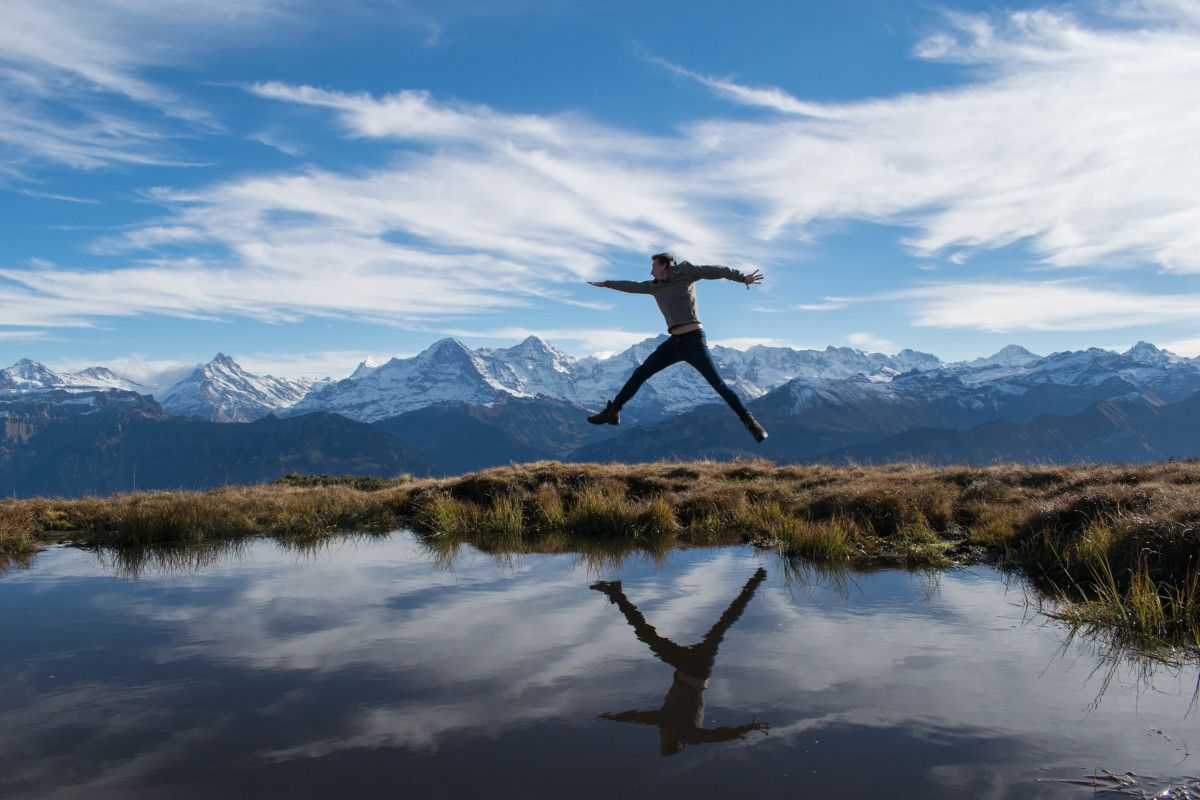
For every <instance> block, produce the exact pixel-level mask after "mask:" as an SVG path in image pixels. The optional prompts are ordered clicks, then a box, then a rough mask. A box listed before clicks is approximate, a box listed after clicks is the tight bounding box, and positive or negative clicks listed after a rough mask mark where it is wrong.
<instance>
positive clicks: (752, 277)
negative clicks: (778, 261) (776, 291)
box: [746, 270, 763, 291]
mask: <svg viewBox="0 0 1200 800" xmlns="http://www.w3.org/2000/svg"><path fill="white" fill-rule="evenodd" d="M762 279H763V276H762V273H760V272H759V271H758V270H754V272H751V273H750V274H749V275H747V276H746V291H749V290H750V286H751V285H752V284H755V283H762Z"/></svg>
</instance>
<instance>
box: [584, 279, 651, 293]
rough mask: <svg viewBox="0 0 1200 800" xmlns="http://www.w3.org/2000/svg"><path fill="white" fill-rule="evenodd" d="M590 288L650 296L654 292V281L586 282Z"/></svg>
mask: <svg viewBox="0 0 1200 800" xmlns="http://www.w3.org/2000/svg"><path fill="white" fill-rule="evenodd" d="M588 283H589V284H590V285H592V286H599V287H600V288H601V289H616V290H617V291H618V292H629V293H630V294H650V293H651V292H652V291H654V281H588Z"/></svg>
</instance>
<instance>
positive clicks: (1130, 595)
mask: <svg viewBox="0 0 1200 800" xmlns="http://www.w3.org/2000/svg"><path fill="white" fill-rule="evenodd" d="M400 526H409V527H412V528H413V529H414V530H416V531H417V532H418V533H420V534H422V535H423V536H424V537H425V538H426V540H427V542H429V543H431V544H432V545H433V546H435V547H441V548H445V549H446V551H447V552H449V551H452V550H453V549H455V548H457V547H458V546H459V545H461V544H471V545H474V546H475V547H477V548H479V549H481V550H484V551H486V552H491V553H522V552H567V551H574V552H580V553H585V554H592V555H594V556H596V557H600V558H602V557H605V554H615V553H618V552H620V551H621V550H626V551H627V550H629V549H638V550H642V551H645V552H647V553H650V554H651V555H654V556H655V557H659V556H661V555H662V554H664V553H665V552H667V551H668V550H670V549H671V548H672V547H676V546H709V545H720V544H727V543H734V542H750V543H754V544H755V545H756V546H759V547H764V548H772V549H775V550H777V551H778V552H779V554H780V555H781V556H782V557H784V558H785V559H787V560H789V561H791V562H799V561H808V562H812V563H817V564H824V565H830V566H838V565H852V566H856V567H863V566H868V565H873V564H901V565H907V566H908V567H910V568H914V569H927V568H939V567H948V566H951V565H954V564H963V563H975V562H981V561H991V562H999V563H1002V564H1005V565H1008V566H1013V567H1019V568H1021V569H1023V570H1024V571H1026V572H1028V573H1029V574H1030V575H1031V577H1032V578H1033V579H1034V580H1035V582H1037V584H1038V585H1039V588H1042V589H1043V590H1044V591H1046V592H1047V593H1049V594H1051V595H1052V596H1054V597H1057V598H1059V599H1060V600H1061V601H1062V605H1061V608H1062V609H1063V610H1062V611H1061V613H1060V616H1062V617H1063V618H1064V619H1068V620H1069V621H1071V622H1073V623H1074V624H1077V625H1081V626H1088V625H1096V626H1121V627H1122V628H1123V629H1126V630H1130V631H1140V632H1142V633H1143V634H1145V635H1146V636H1150V637H1159V639H1160V640H1163V639H1165V640H1167V641H1172V642H1179V643H1182V644H1184V645H1187V644H1188V642H1191V644H1190V645H1188V646H1191V647H1197V646H1200V634H1198V633H1197V631H1200V536H1198V535H1197V527H1198V526H1200V464H1197V463H1159V464H1146V465H1137V466H1130V465H1120V464H1094V465H1076V466H1065V467H1044V466H1028V465H1015V464H997V465H993V466H987V467H972V466H955V467H931V466H927V465H922V464H911V463H909V464H892V465H881V466H836V467H835V466H830V465H811V466H795V465H789V466H777V465H775V464H773V463H771V462H768V461H764V460H734V461H729V462H713V461H699V462H682V463H658V464H638V465H622V464H607V465H602V464H561V463H558V462H537V463H532V464H524V465H511V466H508V467H498V468H494V469H489V470H484V471H481V472H476V473H471V474H468V475H463V476H461V477H457V478H449V479H429V478H413V477H410V476H402V477H399V478H395V479H392V480H387V481H384V480H381V479H379V478H361V477H355V476H342V477H335V476H330V475H321V476H303V475H297V474H295V473H292V474H290V475H288V476H287V477H286V478H284V479H283V480H281V481H278V482H276V483H275V484H270V485H259V486H246V487H225V488H221V489H214V490H211V491H208V492H203V493H198V492H155V493H133V494H121V495H116V496H114V497H109V498H82V499H78V500H62V499H45V498H36V499H31V500H4V501H0V559H6V560H8V561H9V562H11V563H17V564H23V563H28V559H29V558H30V557H31V556H32V554H33V552H35V550H36V547H37V542H38V541H39V539H41V538H43V537H50V536H58V537H61V538H68V539H70V540H72V541H75V542H78V543H81V544H87V545H93V546H114V547H119V546H125V545H154V544H157V543H166V542H188V543H193V544H200V543H204V542H214V541H223V540H231V539H237V538H239V537H245V536H248V535H263V534H265V535H268V536H271V537H273V538H275V539H278V540H281V541H285V542H301V543H303V542H306V541H311V540H314V539H320V538H321V537H325V536H327V535H329V534H330V533H336V532H371V531H376V532H382V531H388V530H392V529H394V528H396V527H400ZM1139 635H1141V634H1139Z"/></svg>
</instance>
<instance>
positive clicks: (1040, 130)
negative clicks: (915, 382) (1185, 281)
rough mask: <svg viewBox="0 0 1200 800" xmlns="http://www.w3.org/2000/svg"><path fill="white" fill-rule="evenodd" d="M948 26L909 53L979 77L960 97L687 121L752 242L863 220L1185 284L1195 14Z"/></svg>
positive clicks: (1199, 238) (932, 241) (782, 105)
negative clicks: (1135, 268)
mask: <svg viewBox="0 0 1200 800" xmlns="http://www.w3.org/2000/svg"><path fill="white" fill-rule="evenodd" d="M1156 5H1157V6H1158V7H1159V10H1160V12H1161V14H1162V15H1165V14H1166V13H1167V12H1168V11H1171V10H1172V8H1171V7H1169V6H1168V5H1167V4H1156ZM948 22H949V23H950V29H949V30H948V31H947V32H944V33H942V34H940V35H938V36H935V37H931V38H930V39H928V40H926V41H925V42H922V43H921V44H920V45H918V47H917V48H916V54H917V55H918V56H920V57H922V58H926V59H936V60H945V61H953V62H963V63H968V64H973V65H978V68H979V73H978V75H979V77H978V79H977V80H976V81H974V82H972V83H970V84H968V85H966V86H963V87H961V88H956V89H952V90H944V91H935V92H924V93H912V94H905V95H901V96H897V97H891V98H881V99H876V100H870V101H863V102H858V103H851V104H841V105H838V106H831V107H829V108H828V110H827V113H821V112H820V109H814V108H811V104H800V105H796V106H795V107H793V106H792V104H790V103H788V102H782V101H781V102H770V103H765V102H764V103H763V104H764V105H770V106H772V107H774V108H775V109H776V110H778V111H781V112H783V113H784V114H786V115H789V116H794V115H797V114H800V115H806V116H809V117H816V119H812V118H796V119H783V120H781V121H779V122H776V123H740V124H735V123H729V122H726V121H721V120H712V121H708V122H706V123H704V124H702V125H701V126H700V131H699V133H698V134H697V136H699V137H705V138H708V139H709V140H711V141H716V142H720V143H721V144H720V148H721V150H722V153H721V158H720V160H717V159H715V158H714V169H717V170H718V171H719V173H720V174H721V176H722V178H723V179H724V180H725V181H726V182H727V183H728V185H731V186H740V187H743V191H744V192H745V193H746V194H747V195H748V196H749V197H751V198H753V199H754V200H755V201H756V202H757V203H758V204H759V205H760V206H761V207H762V208H763V213H762V214H761V215H760V218H759V227H758V231H757V232H758V234H759V235H760V236H762V237H764V238H767V239H775V238H779V237H785V236H798V235H801V234H802V233H803V232H804V231H805V230H806V228H807V227H808V226H810V225H811V224H812V223H813V222H814V221H816V220H822V219H832V218H849V219H862V220H869V221H877V222H883V223H888V224H898V225H904V226H909V227H911V228H913V229H914V230H915V233H914V235H913V236H912V237H911V238H910V239H909V241H908V244H909V245H910V246H911V247H912V249H913V250H914V251H915V252H916V253H917V254H919V255H926V256H928V255H934V254H939V253H940V254H946V253H949V254H954V253H958V254H959V255H960V259H959V260H965V257H967V256H969V255H970V254H971V253H972V252H974V251H977V250H980V249H988V248H996V247H1001V246H1004V245H1007V244H1011V243H1014V242H1018V241H1025V242H1027V243H1028V244H1029V246H1030V247H1031V248H1032V249H1033V250H1034V251H1035V252H1037V253H1038V254H1039V255H1040V257H1041V258H1042V259H1043V260H1044V262H1045V263H1047V264H1050V265H1055V266H1080V265H1083V266H1092V267H1095V266H1107V265H1122V266H1128V265H1131V264H1132V265H1137V264H1145V263H1150V264H1152V265H1155V266H1157V267H1159V268H1162V269H1165V270H1170V271H1177V272H1200V247H1198V245H1200V200H1198V199H1197V195H1196V194H1195V192H1193V191H1191V190H1190V187H1191V186H1194V185H1196V182H1197V180H1200V139H1198V138H1197V137H1196V136H1195V134H1194V132H1195V130H1196V129H1197V126H1198V125H1200V102H1196V100H1197V94H1196V88H1195V87H1197V86H1200V27H1198V26H1197V25H1196V19H1195V16H1194V14H1186V13H1184V12H1183V11H1179V12H1178V13H1177V14H1175V15H1174V16H1172V17H1166V18H1159V19H1158V21H1157V24H1151V22H1150V21H1148V22H1147V23H1146V24H1145V26H1143V27H1139V28H1137V29H1128V28H1120V29H1113V28H1103V29H1102V28H1088V27H1085V26H1083V25H1082V24H1081V23H1079V22H1077V21H1076V20H1074V19H1073V18H1071V17H1070V16H1067V15H1064V14H1059V13H1051V12H1046V11H1039V12H1020V13H1012V14H1009V15H1008V16H1006V17H998V18H992V17H980V16H968V15H960V14H950V15H948ZM705 82H706V83H707V84H708V85H713V82H712V81H710V80H705ZM714 88H715V89H719V90H720V91H721V92H722V93H723V94H728V86H726V85H725V84H722V85H721V86H720V87H717V86H714Z"/></svg>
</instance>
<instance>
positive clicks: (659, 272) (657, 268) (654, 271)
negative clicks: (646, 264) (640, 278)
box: [650, 259, 668, 281]
mask: <svg viewBox="0 0 1200 800" xmlns="http://www.w3.org/2000/svg"><path fill="white" fill-rule="evenodd" d="M667 269H668V267H667V262H665V261H655V260H654V259H650V274H651V275H653V276H654V280H656V281H661V280H666V277H667Z"/></svg>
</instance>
